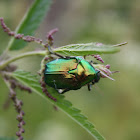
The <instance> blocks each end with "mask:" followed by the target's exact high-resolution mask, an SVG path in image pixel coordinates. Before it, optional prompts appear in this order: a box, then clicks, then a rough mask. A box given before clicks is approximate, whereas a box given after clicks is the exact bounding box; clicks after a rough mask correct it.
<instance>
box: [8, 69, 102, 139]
mask: <svg viewBox="0 0 140 140" xmlns="http://www.w3.org/2000/svg"><path fill="white" fill-rule="evenodd" d="M11 76H12V77H14V78H15V79H17V80H18V81H19V82H21V83H22V84H24V85H26V86H28V87H30V88H31V89H32V90H33V91H34V92H35V93H37V94H39V95H40V96H42V97H43V98H45V99H46V100H48V101H50V102H51V103H52V104H54V105H55V106H56V107H58V108H59V109H61V110H62V111H63V112H64V113H66V114H67V115H68V116H69V117H70V118H71V119H73V120H74V121H75V122H77V123H78V124H79V125H80V126H81V127H83V128H84V129H85V130H86V131H87V132H89V133H90V134H91V135H92V136H93V137H94V138H95V139H96V140H104V138H103V136H102V135H101V134H100V133H99V132H98V131H97V130H96V129H95V127H94V125H93V124H92V123H91V122H89V121H88V120H87V117H85V116H84V115H82V114H81V113H80V112H81V111H80V110H79V109H76V108H74V107H73V106H72V103H71V102H69V101H67V100H65V99H64V95H62V94H58V92H57V91H56V90H55V89H53V88H50V87H48V86H47V89H48V91H49V93H50V94H51V95H52V96H53V97H54V98H56V99H57V101H56V102H55V101H53V100H51V99H50V98H48V97H47V96H45V94H44V93H42V89H41V86H40V84H39V80H38V78H37V77H36V76H35V75H32V74H30V73H29V72H24V71H16V72H14V73H12V75H11Z"/></svg>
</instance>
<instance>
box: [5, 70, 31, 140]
mask: <svg viewBox="0 0 140 140" xmlns="http://www.w3.org/2000/svg"><path fill="white" fill-rule="evenodd" d="M8 70H10V69H9V68H8ZM3 77H4V80H5V82H6V83H7V84H8V85H9V90H10V91H9V98H10V99H11V100H12V101H13V103H14V107H15V109H16V111H17V113H18V115H17V120H18V122H19V124H18V128H19V131H18V132H16V135H17V137H18V140H23V136H22V133H24V132H25V130H24V129H23V125H25V121H24V120H23V117H24V115H25V113H24V111H23V110H22V106H23V102H22V101H21V100H19V99H18V98H17V95H16V88H19V89H21V90H25V91H28V92H29V93H31V92H32V91H31V89H30V88H29V87H26V86H24V85H22V84H20V83H19V82H17V81H16V80H15V79H13V78H12V77H9V76H8V75H6V74H3ZM7 101H8V102H9V100H7ZM5 104H7V103H5Z"/></svg>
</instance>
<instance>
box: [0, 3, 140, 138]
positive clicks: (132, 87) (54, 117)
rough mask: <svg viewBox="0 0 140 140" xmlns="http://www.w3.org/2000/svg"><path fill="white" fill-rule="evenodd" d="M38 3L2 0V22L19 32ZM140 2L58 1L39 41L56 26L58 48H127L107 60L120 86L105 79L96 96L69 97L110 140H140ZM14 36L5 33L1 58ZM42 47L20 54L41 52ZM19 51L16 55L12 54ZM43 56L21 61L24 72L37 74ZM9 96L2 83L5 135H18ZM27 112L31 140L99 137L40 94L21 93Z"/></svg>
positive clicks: (1, 130)
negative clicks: (7, 103) (83, 45)
mask: <svg viewBox="0 0 140 140" xmlns="http://www.w3.org/2000/svg"><path fill="white" fill-rule="evenodd" d="M31 3H32V0H0V17H3V18H4V19H5V22H6V23H7V25H8V26H9V27H10V28H11V29H12V30H15V28H16V27H17V25H18V23H19V22H20V20H21V19H22V17H23V15H24V13H25V12H26V11H27V9H28V8H29V7H30V5H31ZM139 15H140V1H139V0H133V1H132V0H127V1H126V0H123V1H122V0H106V1H103V0H86V1H85V0H59V1H57V0H54V2H53V5H52V6H51V9H50V11H49V14H48V16H47V17H46V18H45V20H44V21H43V23H42V24H41V25H40V27H39V29H38V30H37V31H36V34H35V36H36V37H40V38H42V39H44V40H45V36H46V33H47V32H48V31H49V30H50V29H52V28H55V27H58V28H59V32H58V33H57V34H56V35H55V45H56V46H61V45H67V44H72V43H88V42H102V43H105V44H118V43H121V42H125V41H127V42H128V45H126V46H122V50H121V52H120V53H117V54H110V55H102V58H103V59H104V60H105V63H106V64H111V70H119V71H120V73H117V74H114V75H113V78H115V79H116V81H115V82H113V81H111V80H109V79H101V80H100V82H99V83H98V84H96V86H95V87H93V88H92V91H91V92H89V91H88V90H87V87H83V88H82V89H80V90H78V91H70V92H67V93H66V94H65V96H66V99H68V100H70V101H71V102H72V103H73V104H74V106H75V107H77V108H79V109H81V110H82V113H83V114H85V115H86V116H88V118H89V120H90V121H91V122H93V123H94V124H95V126H96V128H97V129H98V130H99V132H101V134H102V135H103V136H104V137H105V138H106V139H107V140H140V74H139V71H140V64H139V60H140V53H139V52H140V45H139V44H140V16H139ZM30 26H32V25H30ZM9 39H10V37H8V36H7V35H6V34H5V33H4V32H3V31H2V30H1V29H0V53H1V52H2V50H4V48H5V47H6V46H7V44H8V41H9ZM38 47H39V46H38V45H36V44H28V47H26V48H25V49H23V50H21V51H19V52H18V53H21V52H24V51H28V50H33V49H35V48H38ZM15 53H17V52H12V55H13V54H15ZM40 61H41V58H40V57H30V58H26V59H22V60H19V61H17V62H16V64H18V65H19V69H24V70H26V71H32V73H34V74H37V71H38V70H39V67H40ZM7 96H8V90H7V88H6V85H5V84H4V83H3V81H2V79H1V78H0V136H9V137H10V136H14V135H15V132H16V131H17V126H16V125H17V121H16V119H15V118H16V113H15V110H14V107H13V105H12V104H11V105H10V108H9V109H7V110H4V109H3V104H4V102H5V100H6V99H7ZM18 97H19V98H20V99H22V100H23V102H24V107H23V110H24V111H25V113H26V116H25V121H26V126H25V127H24V128H25V131H26V133H25V134H24V136H25V138H26V139H29V140H39V139H40V140H78V139H80V140H92V139H93V138H92V137H91V136H90V135H89V134H88V133H87V132H85V131H84V129H82V128H81V127H80V126H79V125H77V124H76V123H75V122H73V121H72V120H71V119H70V118H69V117H67V116H66V115H65V114H64V113H63V112H61V111H59V110H58V111H56V110H54V109H53V106H52V105H51V104H49V103H47V102H46V101H45V100H44V99H43V98H41V97H40V96H38V95H36V94H35V93H33V94H31V95H28V94H27V93H24V92H21V91H19V92H18Z"/></svg>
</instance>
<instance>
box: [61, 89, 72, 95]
mask: <svg viewBox="0 0 140 140" xmlns="http://www.w3.org/2000/svg"><path fill="white" fill-rule="evenodd" d="M69 90H70V89H64V90H63V91H62V92H61V94H64V93H65V92H67V91H69Z"/></svg>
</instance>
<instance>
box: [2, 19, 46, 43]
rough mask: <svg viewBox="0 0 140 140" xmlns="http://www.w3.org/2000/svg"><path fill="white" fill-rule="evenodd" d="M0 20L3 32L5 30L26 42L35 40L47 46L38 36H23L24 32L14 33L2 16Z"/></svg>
mask: <svg viewBox="0 0 140 140" xmlns="http://www.w3.org/2000/svg"><path fill="white" fill-rule="evenodd" d="M0 22H1V27H2V28H3V30H4V32H7V33H8V35H9V36H14V37H15V38H16V39H22V40H24V41H26V42H36V43H38V44H41V45H43V46H47V44H44V43H43V41H42V39H40V38H35V37H33V36H24V34H16V33H15V32H13V31H11V30H10V29H9V28H8V27H7V26H6V24H5V23H4V20H3V18H0Z"/></svg>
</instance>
